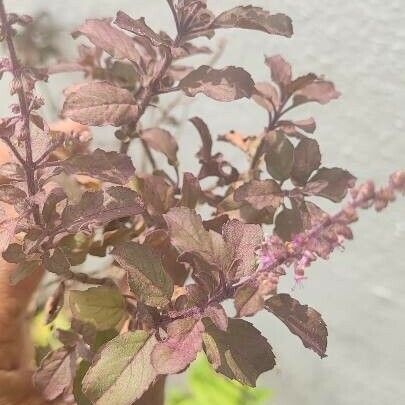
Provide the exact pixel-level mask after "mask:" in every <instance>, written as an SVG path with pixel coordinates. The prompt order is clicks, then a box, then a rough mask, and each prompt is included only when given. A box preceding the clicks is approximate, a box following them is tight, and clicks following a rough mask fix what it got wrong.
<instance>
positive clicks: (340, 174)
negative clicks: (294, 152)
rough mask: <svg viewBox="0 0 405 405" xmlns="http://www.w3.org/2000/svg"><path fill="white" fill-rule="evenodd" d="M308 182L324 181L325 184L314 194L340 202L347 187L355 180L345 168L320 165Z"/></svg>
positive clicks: (351, 185) (350, 186)
mask: <svg viewBox="0 0 405 405" xmlns="http://www.w3.org/2000/svg"><path fill="white" fill-rule="evenodd" d="M310 182H311V183H312V182H326V183H327V186H326V187H322V188H321V189H320V190H319V191H318V192H317V193H316V195H318V196H320V197H325V198H328V199H329V200H331V201H334V202H340V201H342V200H343V198H345V196H346V194H347V191H348V189H349V188H352V187H353V186H354V184H355V182H356V177H354V176H353V175H352V174H351V173H349V172H348V171H347V170H343V169H340V168H338V167H332V168H330V169H329V168H326V167H321V168H320V169H319V170H318V171H317V172H316V173H315V174H314V175H313V176H312V177H311V179H310Z"/></svg>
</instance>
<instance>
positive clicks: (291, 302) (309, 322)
mask: <svg viewBox="0 0 405 405" xmlns="http://www.w3.org/2000/svg"><path fill="white" fill-rule="evenodd" d="M265 307H266V309H267V310H268V311H269V312H271V313H272V314H274V315H275V316H276V317H277V318H279V319H280V320H281V321H282V322H284V324H285V325H286V326H287V327H288V329H289V330H290V331H291V332H292V333H293V334H294V335H296V336H298V337H299V338H300V339H301V340H302V343H303V344H304V346H305V347H307V348H309V349H311V350H313V351H314V352H315V353H317V354H318V355H319V356H320V357H326V354H325V353H326V347H327V342H328V341H327V339H328V330H327V328H326V325H325V322H324V321H323V320H322V318H321V315H320V314H319V312H317V311H316V310H315V309H313V308H311V307H308V305H302V304H300V303H299V302H298V301H297V300H296V299H294V298H292V297H291V296H289V295H288V294H278V295H275V296H273V297H271V298H269V299H268V300H267V301H266V303H265Z"/></svg>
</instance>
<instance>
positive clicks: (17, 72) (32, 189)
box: [0, 0, 41, 225]
mask: <svg viewBox="0 0 405 405" xmlns="http://www.w3.org/2000/svg"><path fill="white" fill-rule="evenodd" d="M0 22H1V26H2V31H3V34H4V37H5V40H6V44H7V48H8V52H9V55H10V63H11V73H12V74H13V76H14V78H15V79H16V80H17V81H18V82H20V83H22V82H23V74H22V67H21V65H20V62H19V60H18V58H17V53H16V51H15V46H14V43H13V38H12V30H11V27H10V24H9V23H8V19H7V14H6V9H5V7H4V2H3V0H0ZM17 96H18V102H19V104H20V115H21V119H22V122H23V125H22V131H23V139H24V144H25V161H24V164H23V166H24V169H25V173H26V177H27V189H28V194H29V195H30V196H33V195H35V194H36V193H37V186H36V183H35V164H34V162H33V157H32V144H31V132H30V111H29V108H28V103H27V99H26V96H25V91H24V86H23V85H21V86H19V87H18V90H17ZM12 151H13V153H14V154H15V151H14V150H13V149H12ZM16 157H17V159H18V155H16ZM19 160H20V159H19ZM33 214H34V220H35V223H36V224H37V225H38V224H40V223H41V217H40V213H39V208H38V206H35V209H34V211H33Z"/></svg>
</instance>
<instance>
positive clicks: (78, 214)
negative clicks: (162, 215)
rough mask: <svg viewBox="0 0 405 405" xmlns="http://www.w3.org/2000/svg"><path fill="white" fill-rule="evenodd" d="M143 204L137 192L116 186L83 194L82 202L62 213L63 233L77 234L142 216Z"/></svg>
mask: <svg viewBox="0 0 405 405" xmlns="http://www.w3.org/2000/svg"><path fill="white" fill-rule="evenodd" d="M143 210H144V207H143V203H142V201H141V199H140V198H139V196H138V194H137V193H136V192H135V191H132V190H130V189H129V188H126V187H121V186H115V187H110V188H108V189H107V191H106V194H104V193H103V191H97V192H90V191H87V192H85V193H84V194H83V196H82V198H81V200H80V201H79V202H78V203H77V204H74V205H68V206H67V207H66V208H65V209H64V211H63V213H62V227H61V231H65V232H68V233H77V232H79V231H90V230H91V229H92V228H94V227H95V226H99V225H102V224H107V223H108V222H110V221H112V220H114V219H119V218H124V217H127V216H132V215H137V214H141V213H142V212H143Z"/></svg>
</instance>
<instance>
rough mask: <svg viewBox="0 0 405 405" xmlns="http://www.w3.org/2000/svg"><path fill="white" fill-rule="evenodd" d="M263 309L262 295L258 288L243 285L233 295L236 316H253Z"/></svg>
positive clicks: (251, 285)
mask: <svg viewBox="0 0 405 405" xmlns="http://www.w3.org/2000/svg"><path fill="white" fill-rule="evenodd" d="M263 308H264V294H263V293H262V291H261V289H260V287H259V286H255V285H253V284H245V285H242V286H240V287H239V288H238V289H237V290H236V293H235V309H236V316H237V317H239V318H243V317H245V316H253V315H255V314H256V313H257V312H259V311H260V310H262V309H263Z"/></svg>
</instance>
